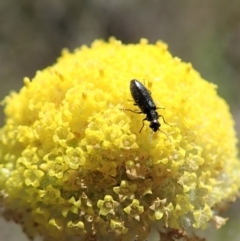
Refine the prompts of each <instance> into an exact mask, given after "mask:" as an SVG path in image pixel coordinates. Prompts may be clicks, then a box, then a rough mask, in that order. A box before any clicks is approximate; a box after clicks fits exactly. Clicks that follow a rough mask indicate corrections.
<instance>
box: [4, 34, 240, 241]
mask: <svg viewBox="0 0 240 241" xmlns="http://www.w3.org/2000/svg"><path fill="white" fill-rule="evenodd" d="M132 79H137V80H139V81H140V82H141V83H142V84H144V85H145V87H146V88H147V89H148V90H149V94H151V96H152V98H153V100H154V102H155V104H156V105H157V107H159V108H158V109H157V110H156V111H157V112H158V114H159V115H162V116H163V117H164V119H165V121H166V122H167V123H168V125H167V124H166V123H164V121H163V119H162V118H159V121H160V124H161V126H160V130H161V131H157V132H153V131H152V129H151V128H150V127H149V122H148V121H144V127H143V129H142V130H141V133H139V130H140V129H141V127H142V125H143V122H142V121H143V119H144V118H146V115H145V114H136V113H134V111H137V112H139V108H138V106H136V105H134V102H133V101H131V100H132V97H131V93H130V89H129V88H130V86H129V85H130V81H131V80H132ZM2 103H3V105H4V113H5V124H4V126H3V127H2V128H1V129H0V202H1V203H0V204H1V206H2V207H3V214H4V217H5V218H6V219H7V220H14V221H15V222H17V223H20V224H21V225H22V227H23V229H24V231H25V232H26V234H27V235H28V236H29V237H30V238H35V237H36V236H38V235H40V236H42V237H43V238H44V240H46V241H50V240H51V241H71V240H79V241H84V240H85V241H86V240H95V241H96V240H98V241H104V240H116V241H120V240H121V241H128V240H138V241H143V240H146V239H147V237H148V236H149V235H150V233H151V232H152V230H153V229H157V230H158V232H159V233H161V231H163V232H164V229H166V228H168V229H169V230H175V232H178V231H179V232H180V230H184V232H186V233H188V230H189V231H191V232H192V231H193V230H194V229H204V228H206V227H208V225H209V223H210V222H213V223H215V224H216V227H217V228H219V227H220V226H221V225H223V224H225V222H226V220H227V219H224V218H222V217H220V216H219V215H220V214H219V212H218V211H219V210H220V209H221V205H225V204H226V203H228V202H230V201H233V200H235V198H236V196H237V194H238V191H239V187H240V178H239V177H240V162H239V160H238V158H237V155H238V153H237V148H236V146H237V139H236V133H235V131H234V122H233V118H232V116H231V114H230V111H229V107H228V105H227V104H226V102H225V101H224V100H223V99H222V98H220V97H219V96H218V95H217V87H216V86H215V85H214V84H211V83H209V82H207V81H206V80H204V79H202V77H201V76H200V74H199V73H198V72H197V71H196V70H194V69H193V67H192V66H191V64H189V63H184V62H182V61H181V60H180V59H179V58H176V57H173V56H172V55H171V54H170V53H169V51H168V49H167V45H166V44H164V43H162V42H161V41H158V42H157V43H156V44H149V42H148V41H147V40H146V39H142V40H140V42H139V43H138V44H127V45H124V44H122V43H121V41H118V40H116V39H114V38H111V39H110V40H109V42H104V41H101V40H96V41H94V43H93V44H92V46H91V47H87V46H83V47H81V48H79V49H76V50H75V51H74V52H73V53H70V52H69V51H67V50H64V51H63V52H62V56H61V57H60V58H59V59H58V61H57V63H56V64H54V65H53V66H50V67H48V68H46V69H44V70H42V71H38V72H37V73H36V76H35V77H34V78H33V79H32V80H30V79H29V78H25V79H24V87H23V88H22V89H21V90H20V91H19V92H18V93H15V92H14V93H11V94H10V95H9V96H7V97H6V98H5V99H4V100H3V102H2ZM129 110H132V111H129ZM156 240H159V238H158V239H156Z"/></svg>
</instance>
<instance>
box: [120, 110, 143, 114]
mask: <svg viewBox="0 0 240 241" xmlns="http://www.w3.org/2000/svg"><path fill="white" fill-rule="evenodd" d="M121 110H127V111H131V112H133V113H135V114H142V113H143V112H141V111H136V110H130V109H121Z"/></svg>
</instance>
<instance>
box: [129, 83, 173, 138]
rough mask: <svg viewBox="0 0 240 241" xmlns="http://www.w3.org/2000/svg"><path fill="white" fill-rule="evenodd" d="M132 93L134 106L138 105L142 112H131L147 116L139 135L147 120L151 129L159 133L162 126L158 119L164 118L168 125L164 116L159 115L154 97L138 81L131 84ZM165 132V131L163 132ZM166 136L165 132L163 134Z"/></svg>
mask: <svg viewBox="0 0 240 241" xmlns="http://www.w3.org/2000/svg"><path fill="white" fill-rule="evenodd" d="M130 91H131V95H132V98H133V100H134V102H135V103H134V105H137V106H138V107H139V108H140V110H141V111H140V112H138V111H133V110H129V109H127V110H129V111H132V112H134V113H137V114H142V113H143V114H146V115H147V116H146V118H144V119H143V120H142V122H143V126H142V127H141V129H140V131H139V133H140V132H141V131H142V128H143V127H144V121H145V120H147V121H149V122H150V125H149V127H150V128H151V129H152V130H153V131H154V132H156V131H158V130H159V128H160V126H161V124H160V123H159V121H158V119H159V117H162V118H163V121H164V123H165V124H167V123H166V122H165V119H164V117H163V116H162V115H159V114H158V113H157V111H156V110H157V107H156V105H155V103H154V102H153V99H152V96H151V92H150V91H149V90H148V89H147V88H146V87H145V86H144V85H143V84H142V83H141V82H139V81H138V80H136V79H133V80H131V82H130ZM167 125H169V124H167ZM161 132H163V131H161ZM163 133H164V134H166V133H165V132H163Z"/></svg>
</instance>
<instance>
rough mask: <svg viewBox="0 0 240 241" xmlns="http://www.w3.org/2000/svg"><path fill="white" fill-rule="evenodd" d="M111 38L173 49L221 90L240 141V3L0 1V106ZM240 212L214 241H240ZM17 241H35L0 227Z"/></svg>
mask: <svg viewBox="0 0 240 241" xmlns="http://www.w3.org/2000/svg"><path fill="white" fill-rule="evenodd" d="M110 36H115V37H116V38H117V39H119V40H122V42H124V43H136V42H138V41H139V39H140V38H142V37H145V38H147V39H148V40H149V42H151V43H155V42H156V41H157V40H159V39H161V40H163V41H164V42H166V43H167V44H168V45H169V49H170V52H171V53H172V54H173V56H178V57H179V58H181V59H182V60H183V61H185V62H191V63H192V65H193V67H194V68H195V69H196V70H198V71H199V72H200V73H201V75H202V77H203V78H205V79H207V80H208V81H210V82H213V83H216V84H217V85H218V86H219V87H218V93H219V95H220V96H222V97H223V98H224V99H226V100H227V102H228V103H229V105H230V108H231V112H232V114H233V116H234V119H235V121H236V130H237V132H238V137H239V136H240V135H239V133H240V1H239V0H230V1H226V0H200V1H197V0H195V1H194V0H181V1H179V0H148V1H146V0H111V1H107V0H68V1H64V0H41V1H37V0H7V1H3V0H0V100H2V99H3V98H4V96H5V95H7V94H8V93H9V92H10V91H12V90H14V91H19V89H20V88H21V87H22V86H23V77H25V76H27V77H30V78H32V77H33V76H34V75H35V73H36V71H37V70H40V69H43V68H45V67H47V66H48V65H52V64H53V63H54V62H55V61H56V58H57V57H58V56H59V55H60V54H61V50H62V49H63V48H65V47H66V48H68V49H69V50H71V51H72V50H74V49H75V48H76V47H79V46H81V45H82V44H87V45H90V44H91V42H92V41H93V40H94V39H98V38H102V39H105V40H108V38H109V37H110ZM3 124H4V116H3V109H2V107H1V108H0V126H2V125H3ZM239 208H240V202H239V201H238V202H236V203H234V204H233V205H232V206H231V208H230V209H229V210H228V212H226V213H225V216H226V217H230V221H229V222H228V223H227V225H225V226H224V227H223V228H222V229H220V230H219V231H217V232H216V231H215V230H214V229H209V230H208V231H207V232H205V234H206V233H207V236H208V237H209V239H208V240H231V241H234V240H240V238H239V235H240V234H239V227H240V212H239ZM17 240H18V241H19V240H20V241H26V240H28V239H27V238H26V237H25V235H24V234H23V233H22V232H21V229H20V228H19V227H18V226H17V225H15V224H12V223H6V222H5V221H3V220H2V219H0V241H17Z"/></svg>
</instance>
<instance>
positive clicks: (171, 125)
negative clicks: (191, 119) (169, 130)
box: [159, 115, 173, 127]
mask: <svg viewBox="0 0 240 241" xmlns="http://www.w3.org/2000/svg"><path fill="white" fill-rule="evenodd" d="M160 117H162V119H163V122H164V123H165V124H166V125H168V126H171V127H173V126H172V125H170V124H168V123H167V122H166V121H165V119H164V117H163V116H162V115H159V118H160Z"/></svg>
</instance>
